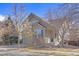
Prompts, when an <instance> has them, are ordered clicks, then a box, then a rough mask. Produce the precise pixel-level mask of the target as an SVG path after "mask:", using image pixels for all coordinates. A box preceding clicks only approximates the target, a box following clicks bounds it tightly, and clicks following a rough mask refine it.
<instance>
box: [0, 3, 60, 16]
mask: <svg viewBox="0 0 79 59" xmlns="http://www.w3.org/2000/svg"><path fill="white" fill-rule="evenodd" d="M24 5H25V7H26V12H27V14H29V13H31V12H32V13H35V14H37V15H38V16H41V17H43V15H44V14H45V11H46V9H47V8H50V7H52V8H58V7H59V6H61V4H59V3H51V4H50V3H26V4H24ZM12 6H13V4H12V3H0V15H8V14H11V12H12V10H11V9H12Z"/></svg>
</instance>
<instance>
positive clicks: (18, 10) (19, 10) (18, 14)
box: [12, 4, 25, 47]
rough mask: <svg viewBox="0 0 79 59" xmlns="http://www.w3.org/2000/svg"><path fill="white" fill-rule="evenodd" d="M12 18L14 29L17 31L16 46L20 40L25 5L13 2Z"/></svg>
mask: <svg viewBox="0 0 79 59" xmlns="http://www.w3.org/2000/svg"><path fill="white" fill-rule="evenodd" d="M12 11H13V19H14V21H15V29H16V31H17V33H18V47H19V46H20V40H22V35H21V34H22V33H21V32H22V28H21V22H22V19H23V17H24V15H25V7H24V5H23V4H14V5H13V9H12Z"/></svg>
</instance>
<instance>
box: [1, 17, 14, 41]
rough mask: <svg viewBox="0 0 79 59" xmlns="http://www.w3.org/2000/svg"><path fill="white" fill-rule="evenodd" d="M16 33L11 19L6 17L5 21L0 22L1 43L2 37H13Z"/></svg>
mask: <svg viewBox="0 0 79 59" xmlns="http://www.w3.org/2000/svg"><path fill="white" fill-rule="evenodd" d="M14 32H15V30H14V25H13V21H12V20H11V18H10V17H5V20H4V21H2V22H0V41H3V39H2V36H4V35H12V34H13V33H14Z"/></svg>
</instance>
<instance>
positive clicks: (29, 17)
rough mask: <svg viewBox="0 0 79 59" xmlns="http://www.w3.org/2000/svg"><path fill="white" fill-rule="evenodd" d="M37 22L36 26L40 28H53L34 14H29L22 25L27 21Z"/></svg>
mask: <svg viewBox="0 0 79 59" xmlns="http://www.w3.org/2000/svg"><path fill="white" fill-rule="evenodd" d="M33 19H34V20H38V22H37V23H38V24H40V25H41V26H43V27H45V28H48V29H53V26H51V24H49V23H48V22H47V21H45V20H43V19H42V18H40V17H39V16H36V15H35V14H33V13H31V14H30V15H29V16H28V17H27V18H26V19H25V21H24V22H23V23H26V21H27V20H28V21H29V22H30V21H32V20H33Z"/></svg>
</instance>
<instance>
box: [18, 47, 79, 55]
mask: <svg viewBox="0 0 79 59" xmlns="http://www.w3.org/2000/svg"><path fill="white" fill-rule="evenodd" d="M19 51H21V52H27V51H28V52H30V53H36V54H37V55H38V56H39V55H40V54H44V55H55V56H79V53H78V52H79V49H66V48H52V49H49V48H47V49H46V48H42V49H33V48H22V49H19Z"/></svg>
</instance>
